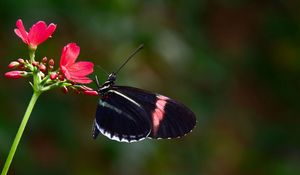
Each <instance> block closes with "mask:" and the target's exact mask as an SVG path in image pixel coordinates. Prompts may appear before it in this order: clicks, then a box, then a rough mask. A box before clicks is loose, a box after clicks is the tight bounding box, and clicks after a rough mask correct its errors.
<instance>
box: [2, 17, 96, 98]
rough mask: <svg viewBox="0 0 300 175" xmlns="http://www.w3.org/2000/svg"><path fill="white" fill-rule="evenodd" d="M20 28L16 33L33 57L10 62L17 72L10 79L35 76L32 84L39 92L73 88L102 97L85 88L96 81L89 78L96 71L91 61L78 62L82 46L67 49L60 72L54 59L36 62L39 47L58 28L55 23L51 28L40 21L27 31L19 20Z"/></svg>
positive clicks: (75, 45) (63, 54)
mask: <svg viewBox="0 0 300 175" xmlns="http://www.w3.org/2000/svg"><path fill="white" fill-rule="evenodd" d="M16 26H17V28H16V29H15V30H14V31H15V33H16V35H17V36H18V37H20V38H21V39H22V41H23V42H24V43H25V44H27V45H28V48H29V57H30V58H29V59H22V58H19V59H17V60H15V61H12V62H11V63H9V65H8V68H9V69H14V70H12V71H9V72H6V73H5V76H6V77H7V78H12V79H18V78H23V77H30V76H32V77H33V83H31V85H32V87H33V89H34V90H35V91H38V92H44V91H47V90H50V89H53V88H56V87H60V88H63V89H64V92H68V89H73V90H74V91H75V92H83V93H84V94H86V95H97V94H98V93H97V91H94V90H93V89H91V88H89V87H87V86H85V85H83V84H88V83H90V82H92V80H91V79H90V78H89V77H88V75H90V74H91V73H92V72H93V67H94V64H93V63H92V62H88V61H79V62H76V59H77V58H78V55H79V53H80V47H79V46H78V45H77V44H76V43H69V44H67V45H66V46H64V48H63V50H62V54H61V58H60V64H59V68H58V69H56V70H55V69H54V67H55V62H54V60H53V59H48V58H47V57H44V58H42V59H41V60H40V61H36V59H35V51H36V49H37V47H38V45H40V44H41V43H43V42H44V41H46V40H47V39H48V38H50V37H51V35H52V34H53V32H54V31H55V29H56V25H55V24H53V23H51V24H50V25H48V26H47V24H46V23H45V22H44V21H38V22H37V23H36V24H34V25H33V26H32V27H31V28H30V30H29V32H27V31H26V30H25V27H24V26H23V22H22V20H21V19H19V20H18V21H17V22H16Z"/></svg>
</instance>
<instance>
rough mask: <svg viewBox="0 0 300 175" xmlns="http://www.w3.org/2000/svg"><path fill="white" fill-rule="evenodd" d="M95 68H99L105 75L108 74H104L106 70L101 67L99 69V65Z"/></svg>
mask: <svg viewBox="0 0 300 175" xmlns="http://www.w3.org/2000/svg"><path fill="white" fill-rule="evenodd" d="M97 68H99V69H100V70H102V71H103V72H104V73H105V74H106V75H109V73H108V72H106V70H105V69H104V68H103V67H101V66H100V65H97Z"/></svg>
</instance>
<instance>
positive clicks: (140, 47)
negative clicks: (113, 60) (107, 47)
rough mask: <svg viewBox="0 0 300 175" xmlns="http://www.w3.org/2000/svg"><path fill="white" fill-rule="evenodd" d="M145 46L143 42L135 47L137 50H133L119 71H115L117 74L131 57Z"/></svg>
mask: <svg viewBox="0 0 300 175" xmlns="http://www.w3.org/2000/svg"><path fill="white" fill-rule="evenodd" d="M143 47H144V44H141V45H140V46H139V47H138V48H136V49H135V51H133V52H132V53H131V54H130V55H129V56H128V57H127V58H126V61H125V62H124V63H123V64H122V65H121V66H120V67H119V68H118V69H117V71H115V72H114V73H115V74H117V73H118V72H119V71H120V70H121V69H122V68H123V67H124V66H125V64H126V63H127V62H128V61H129V60H130V59H131V58H133V56H134V55H135V54H137V53H138V52H139V51H140V50H141V49H142V48H143Z"/></svg>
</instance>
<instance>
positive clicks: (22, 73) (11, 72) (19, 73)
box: [4, 70, 27, 79]
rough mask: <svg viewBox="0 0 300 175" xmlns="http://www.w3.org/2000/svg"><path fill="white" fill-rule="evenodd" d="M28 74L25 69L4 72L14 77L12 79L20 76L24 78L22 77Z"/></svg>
mask: <svg viewBox="0 0 300 175" xmlns="http://www.w3.org/2000/svg"><path fill="white" fill-rule="evenodd" d="M26 75H27V72H25V71H18V70H16V71H10V72H6V73H5V74H4V76H5V77H6V78H12V79H18V78H22V77H25V76H26Z"/></svg>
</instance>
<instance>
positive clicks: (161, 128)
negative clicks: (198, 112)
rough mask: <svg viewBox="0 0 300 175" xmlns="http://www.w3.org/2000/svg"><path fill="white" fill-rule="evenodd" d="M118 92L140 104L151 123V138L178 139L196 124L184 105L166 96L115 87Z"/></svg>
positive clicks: (190, 112) (194, 118)
mask: <svg viewBox="0 0 300 175" xmlns="http://www.w3.org/2000/svg"><path fill="white" fill-rule="evenodd" d="M112 89H113V90H114V91H118V92H120V93H122V94H124V95H126V96H128V97H129V98H130V99H133V100H134V101H135V102H137V103H138V104H140V106H142V108H143V109H144V110H145V111H146V113H147V114H148V115H145V116H144V117H148V120H150V122H151V133H150V134H149V136H148V137H151V138H176V137H181V136H184V135H185V134H187V133H189V132H190V131H191V130H192V129H193V128H194V126H195V124H196V117H195V114H194V113H193V112H192V111H191V110H190V109H189V108H187V107H186V106H184V105H183V104H181V103H179V102H177V101H175V100H173V99H170V98H168V97H166V96H163V95H159V94H155V93H152V92H149V91H145V90H142V89H138V88H133V87H127V86H113V87H112Z"/></svg>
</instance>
